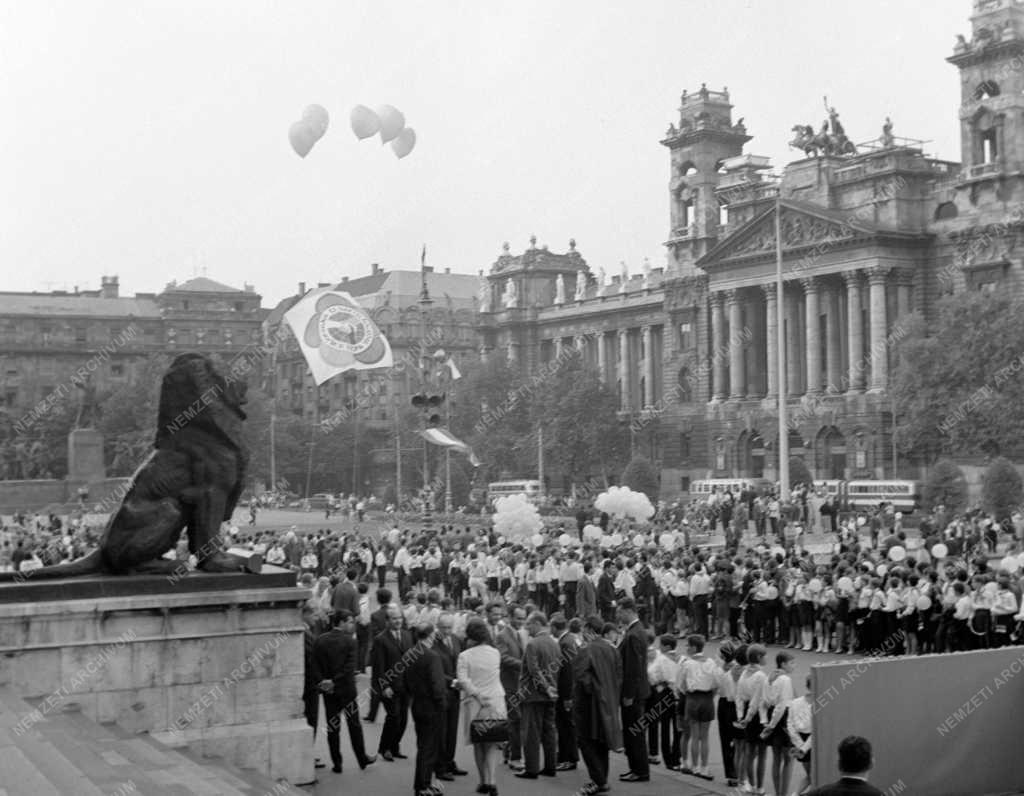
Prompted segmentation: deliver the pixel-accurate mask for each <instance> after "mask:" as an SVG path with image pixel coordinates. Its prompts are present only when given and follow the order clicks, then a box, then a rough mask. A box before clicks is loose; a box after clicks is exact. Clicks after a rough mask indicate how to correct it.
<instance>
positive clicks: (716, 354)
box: [711, 293, 725, 401]
mask: <svg viewBox="0 0 1024 796" xmlns="http://www.w3.org/2000/svg"><path fill="white" fill-rule="evenodd" d="M724 300H725V296H723V295H722V294H721V293H712V294H711V358H712V361H711V376H712V388H711V400H713V401H721V400H724V398H725V356H724V355H723V350H722V348H723V346H724V345H725V316H724V315H723V313H722V303H723V301H724Z"/></svg>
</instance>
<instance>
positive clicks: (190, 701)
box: [0, 576, 313, 783]
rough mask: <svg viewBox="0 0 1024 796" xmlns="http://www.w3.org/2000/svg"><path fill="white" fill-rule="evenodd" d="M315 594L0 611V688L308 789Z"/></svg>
mask: <svg viewBox="0 0 1024 796" xmlns="http://www.w3.org/2000/svg"><path fill="white" fill-rule="evenodd" d="M199 577H203V576H199ZM160 580H165V579H163V578H160ZM178 585H179V587H180V586H183V585H185V584H184V583H180V584H178ZM7 588H17V586H10V587H7ZM308 594H309V592H308V590H303V589H296V588H262V589H247V590H233V591H213V592H195V591H193V592H184V591H183V592H176V593H169V594H153V595H136V596H130V597H107V598H100V599H98V600H97V599H90V600H66V601H61V602H47V603H40V602H37V603H28V602H21V603H8V604H0V687H2V686H8V687H10V688H11V689H12V690H13V691H14V692H16V693H17V694H19V695H20V696H21V697H22V698H24V699H26V700H29V701H31V700H32V699H33V698H39V699H43V700H44V701H43V702H42V703H41V704H40V705H39V710H40V712H41V713H42V714H44V715H45V714H46V713H48V712H51V711H54V712H55V711H60V710H62V709H64V708H66V707H68V706H70V705H71V704H73V703H77V705H79V706H80V708H81V710H82V712H83V713H84V714H85V715H86V716H88V717H89V718H91V719H93V720H94V721H98V722H116V723H117V724H119V725H120V726H122V727H124V728H125V729H128V730H133V731H136V732H148V733H150V734H152V735H153V736H154V737H155V738H157V739H158V740H160V741H162V742H164V743H166V744H168V745H170V746H174V747H178V746H189V747H192V748H193V749H196V750H198V751H199V752H200V753H201V754H202V755H204V756H207V757H212V756H218V757H223V758H225V759H226V760H228V761H229V762H231V763H233V764H234V765H236V766H238V767H240V768H249V769H255V770H257V771H259V772H261V773H262V774H264V775H266V776H270V777H273V778H275V779H277V778H283V779H285V780H287V781H289V782H291V783H296V782H304V781H308V780H309V778H310V775H311V772H312V771H313V765H312V763H313V761H312V759H311V756H312V746H311V745H310V743H309V737H310V736H309V727H308V725H307V724H306V721H305V719H304V718H303V703H302V689H303V665H304V660H303V655H304V652H303V625H302V622H301V619H300V614H299V608H298V606H299V604H300V603H301V602H302V601H303V600H304V599H306V598H307V597H308ZM38 718H39V717H38V716H37V717H36V719H35V720H38ZM26 722H27V723H28V725H31V723H32V717H31V716H30V717H27V718H26V719H23V721H22V723H23V724H24V723H26ZM25 729H27V727H25ZM14 731H15V732H16V731H17V727H16V728H15V730H14ZM23 731H24V730H23Z"/></svg>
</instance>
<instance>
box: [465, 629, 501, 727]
mask: <svg viewBox="0 0 1024 796" xmlns="http://www.w3.org/2000/svg"><path fill="white" fill-rule="evenodd" d="M455 676H456V677H457V678H458V680H459V685H460V686H461V688H462V694H463V697H462V737H463V743H466V744H469V743H472V741H470V739H469V725H470V723H471V722H472V721H473V719H475V718H476V717H477V715H478V714H479V713H480V709H481V707H482V705H483V704H486V705H487V707H488V708H489V709H490V711H491V712H490V713H489V714H488V717H489V718H498V719H504V718H508V713H507V711H506V709H505V689H504V688H502V687H501V655H500V653H499V652H498V650H496V649H495V648H494V647H492V646H491V645H490V644H478V645H477V646H475V647H470V648H469V649H467V650H464V651H463V652H461V653H459V661H458V663H457V664H456V673H455Z"/></svg>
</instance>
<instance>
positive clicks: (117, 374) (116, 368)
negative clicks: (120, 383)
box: [110, 362, 124, 378]
mask: <svg viewBox="0 0 1024 796" xmlns="http://www.w3.org/2000/svg"><path fill="white" fill-rule="evenodd" d="M110 375H111V376H113V377H114V378H121V377H122V376H124V365H122V364H121V363H120V362H112V363H111V364H110Z"/></svg>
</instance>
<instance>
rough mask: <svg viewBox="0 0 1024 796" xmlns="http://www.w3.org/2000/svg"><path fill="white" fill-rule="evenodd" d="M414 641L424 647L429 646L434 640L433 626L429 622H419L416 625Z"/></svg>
mask: <svg viewBox="0 0 1024 796" xmlns="http://www.w3.org/2000/svg"><path fill="white" fill-rule="evenodd" d="M415 632H416V640H417V641H418V642H420V643H421V644H424V645H429V644H430V642H431V641H432V640H433V638H434V626H433V625H432V624H430V622H419V623H417V625H416V630H415Z"/></svg>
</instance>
